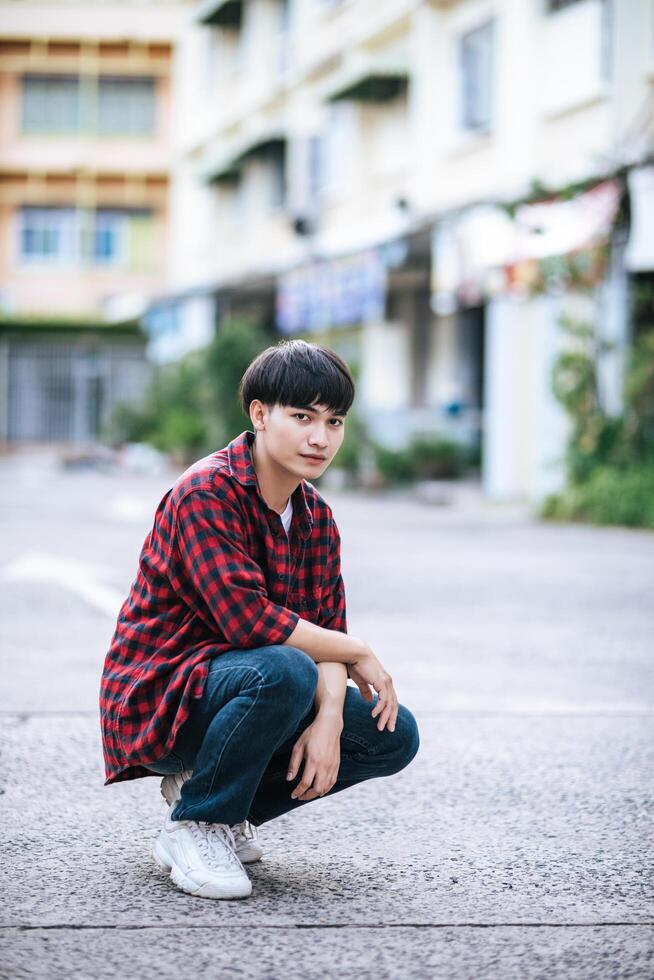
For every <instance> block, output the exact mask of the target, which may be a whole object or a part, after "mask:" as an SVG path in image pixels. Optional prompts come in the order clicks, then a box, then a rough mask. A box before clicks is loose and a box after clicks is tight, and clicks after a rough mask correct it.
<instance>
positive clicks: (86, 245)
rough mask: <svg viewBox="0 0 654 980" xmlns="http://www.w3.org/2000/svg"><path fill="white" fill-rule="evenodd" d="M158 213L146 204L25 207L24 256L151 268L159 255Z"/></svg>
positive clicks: (35, 260)
mask: <svg viewBox="0 0 654 980" xmlns="http://www.w3.org/2000/svg"><path fill="white" fill-rule="evenodd" d="M154 248H155V242H154V218H153V215H152V212H151V211H145V210H131V209H130V210H126V209H122V210H118V209H116V210H109V209H100V210H98V211H92V210H81V209H75V208H36V207H24V208H22V209H21V212H20V257H21V260H22V261H23V262H25V263H39V264H43V263H46V264H53V265H55V264H58V265H82V264H91V265H99V266H118V267H121V268H126V269H127V270H129V271H131V272H139V271H146V270H148V269H150V268H151V267H152V264H153V260H154Z"/></svg>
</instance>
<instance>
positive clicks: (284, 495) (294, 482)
mask: <svg viewBox="0 0 654 980" xmlns="http://www.w3.org/2000/svg"><path fill="white" fill-rule="evenodd" d="M250 455H251V457H252V465H253V466H254V471H255V473H256V474H257V481H258V483H259V492H260V493H261V496H262V497H263V499H264V500H265V501H266V503H267V504H268V506H269V507H270V508H271V509H272V510H275V511H277V513H278V514H282V513H283V512H284V511H285V510H286V506H287V504H288V498H289V497H290V496H291V494H292V493H293V491H294V490H295V489H296V488H297V487H298V486H299V484H300V481H299V480H298V478H297V477H295V476H292V475H290V474H288V473H287V472H286V471H285V470H282V469H281V467H280V466H278V465H277V463H275V461H274V460H273V459H271V458H270V456H269V455H268V454H267V453H266V451H265V448H264V447H263V445H262V444H261V442H260V441H259V439H258V438H256V439H255V440H254V442H253V443H252V445H251V446H250Z"/></svg>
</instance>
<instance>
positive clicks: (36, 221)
mask: <svg viewBox="0 0 654 980" xmlns="http://www.w3.org/2000/svg"><path fill="white" fill-rule="evenodd" d="M78 240H79V233H78V224H77V213H76V211H75V209H74V208H23V209H22V212H21V229H20V254H21V258H22V259H23V261H24V262H39V263H41V262H46V263H48V264H65V263H73V262H75V261H76V260H77V258H78V255H79V249H78Z"/></svg>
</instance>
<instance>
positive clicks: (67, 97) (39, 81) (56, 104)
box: [23, 75, 79, 133]
mask: <svg viewBox="0 0 654 980" xmlns="http://www.w3.org/2000/svg"><path fill="white" fill-rule="evenodd" d="M78 129H79V79H78V78H76V77H74V76H68V75H25V76H24V77H23V132H24V133H74V132H76V131H77V130H78Z"/></svg>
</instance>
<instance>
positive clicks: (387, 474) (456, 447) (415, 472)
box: [374, 436, 475, 483]
mask: <svg viewBox="0 0 654 980" xmlns="http://www.w3.org/2000/svg"><path fill="white" fill-rule="evenodd" d="M374 454H375V464H376V466H377V470H378V472H379V474H380V475H381V476H382V477H383V478H384V481H385V482H386V483H409V482H411V481H412V480H452V479H457V478H458V477H460V476H462V475H463V473H464V472H465V471H466V469H468V467H469V466H470V465H473V464H474V458H475V457H474V454H473V452H471V451H470V450H469V449H467V448H466V447H465V446H463V445H461V444H460V443H458V442H454V441H453V440H451V439H446V438H444V437H443V436H414V438H413V439H412V440H411V441H410V442H409V444H408V446H406V447H405V448H403V449H386V448H385V447H384V446H379V445H375V446H374Z"/></svg>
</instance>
